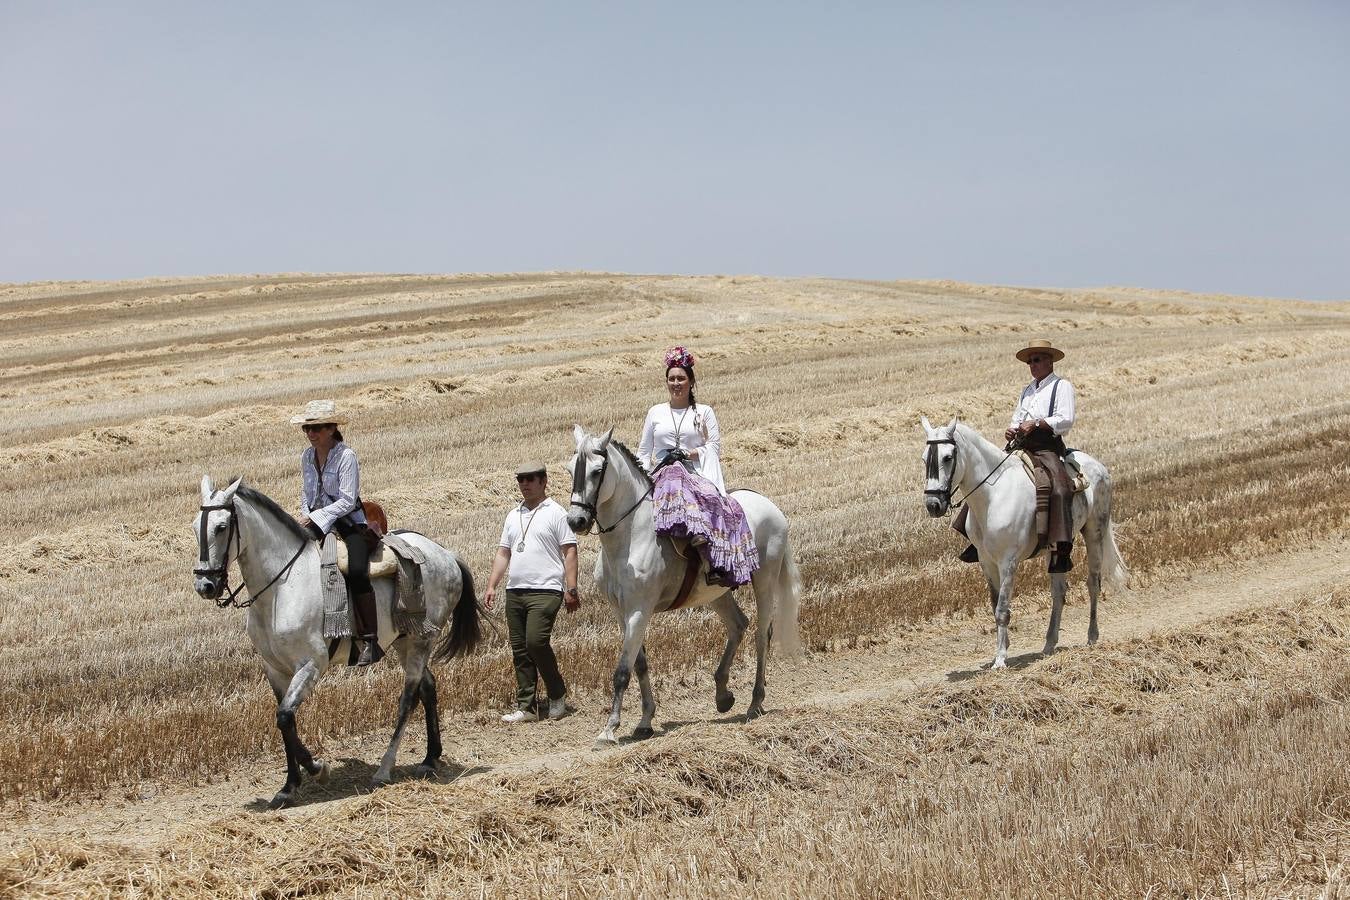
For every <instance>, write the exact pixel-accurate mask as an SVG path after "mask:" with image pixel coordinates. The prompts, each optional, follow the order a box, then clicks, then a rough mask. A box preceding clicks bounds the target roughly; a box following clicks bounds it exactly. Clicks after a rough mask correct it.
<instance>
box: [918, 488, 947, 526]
mask: <svg viewBox="0 0 1350 900" xmlns="http://www.w3.org/2000/svg"><path fill="white" fill-rule="evenodd" d="M951 504H952V498H951V497H950V496H949V495H948V494H947V493H946V492H945V491H933V492H931V493H930V492H928V491H925V492H924V497H923V507H924V509H926V510H928V515H930V516H932V517H933V518H934V519H936V518H937V517H938V516H941V515H945V514H946V512H947V510H948V509H949V508H950V507H951Z"/></svg>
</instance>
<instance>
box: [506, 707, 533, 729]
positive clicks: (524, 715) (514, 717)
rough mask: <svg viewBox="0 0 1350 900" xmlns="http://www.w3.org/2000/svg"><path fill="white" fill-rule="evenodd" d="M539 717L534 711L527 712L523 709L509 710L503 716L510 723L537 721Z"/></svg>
mask: <svg viewBox="0 0 1350 900" xmlns="http://www.w3.org/2000/svg"><path fill="white" fill-rule="evenodd" d="M538 718H539V717H538V716H536V715H535V714H534V713H532V712H526V711H525V710H523V709H518V710H516V711H515V712H509V713H507V714H506V715H504V716H502V721H503V722H505V723H506V724H508V725H519V724H520V723H522V722H533V721H536V720H537V719H538Z"/></svg>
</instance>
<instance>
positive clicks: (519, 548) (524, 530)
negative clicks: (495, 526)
mask: <svg viewBox="0 0 1350 900" xmlns="http://www.w3.org/2000/svg"><path fill="white" fill-rule="evenodd" d="M542 505H543V501H540V506H542ZM538 514H539V507H538V506H536V507H535V508H534V509H532V510H530V521H528V522H526V521H525V511H524V510H516V515H518V516H520V526H521V527H520V543H519V544H516V552H517V553H524V552H525V535H527V534H529V533H530V526H531V525H533V524H534V517H535V516H536V515H538Z"/></svg>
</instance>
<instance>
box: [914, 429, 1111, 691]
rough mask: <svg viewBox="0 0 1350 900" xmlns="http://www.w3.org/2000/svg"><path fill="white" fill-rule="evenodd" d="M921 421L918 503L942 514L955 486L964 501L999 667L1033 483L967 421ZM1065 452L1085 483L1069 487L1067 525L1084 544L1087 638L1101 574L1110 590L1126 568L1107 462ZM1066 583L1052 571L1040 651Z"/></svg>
mask: <svg viewBox="0 0 1350 900" xmlns="http://www.w3.org/2000/svg"><path fill="white" fill-rule="evenodd" d="M921 427H922V428H923V430H924V434H925V436H926V437H927V441H928V443H927V446H926V448H925V450H924V465H925V467H926V478H927V483H926V485H925V490H924V505H925V507H926V508H927V510H928V514H929V515H930V516H934V517H936V516H940V515H943V514H944V513H946V512H947V510H948V509H949V508H950V507H951V506H952V494H953V493H954V492H956V491H958V490H959V491H960V492H961V495H962V500H963V501H964V502H965V504H966V505H967V506H969V507H970V515H969V517H968V518H967V519H966V531H967V535H968V537H969V538H970V542H971V543H972V544H974V545H975V547H976V549H977V550H979V552H980V565H981V566H982V567H983V568H984V577H985V580H986V581H987V582H988V583H989V603H990V606H991V607H992V608H993V612H994V622H995V624H996V625H997V626H998V645H997V648H996V651H995V655H994V662H993V668H995V669H1001V668H1003V667H1004V666H1006V665H1007V655H1008V623H1009V622H1010V621H1011V619H1012V597H1013V578H1014V575H1015V574H1016V572H1017V564H1018V563H1019V562H1021V561H1022V560H1024V559H1027V558H1028V557H1029V556H1031V553H1032V551H1033V550H1035V548H1036V486H1035V485H1034V484H1033V483H1032V480H1031V478H1030V477H1029V476H1028V475H1027V473H1026V470H1025V469H1024V468H1023V467H1022V464H1021V462H1020V461H1019V460H1017V459H1009V457H1008V454H1007V453H1005V452H1004V451H1003V450H1001V449H999V448H998V447H996V446H994V444H992V443H990V442H989V441H987V440H985V439H984V437H982V436H981V435H980V433H979V432H977V431H975V429H973V428H971V427H970V426H969V425H966V424H965V423H963V422H959V421H957V420H956V419H952V420H951V422H949V423H947V424H946V425H945V426H941V427H938V428H934V427H933V426H932V425H931V424H930V423H929V421H928V418H927V417H924V418H923V421H922V422H921ZM1071 456H1072V457H1073V459H1074V461H1075V462H1076V463H1077V465H1078V467H1079V468H1080V470H1081V471H1082V473H1083V475H1084V477H1086V478H1087V483H1088V486H1087V489H1086V490H1084V491H1079V492H1078V493H1076V494H1074V497H1073V524H1072V527H1071V529H1070V533H1071V534H1077V533H1079V532H1080V531H1081V532H1082V534H1083V537H1084V543H1085V544H1086V545H1087V563H1088V577H1087V586H1088V598H1089V604H1090V605H1089V618H1088V644H1095V643H1097V600H1098V598H1099V596H1100V594H1101V588H1102V578H1103V577H1104V578H1105V579H1106V581H1107V583H1108V584H1110V585H1111V587H1113V588H1115V589H1116V590H1124V589H1125V583H1126V580H1127V579H1128V578H1129V574H1130V573H1129V571H1128V570H1127V569H1126V568H1125V561H1124V560H1123V559H1121V556H1120V549H1119V548H1118V547H1117V546H1116V536H1115V526H1114V525H1112V523H1111V476H1110V475H1109V474H1108V473H1107V471H1106V467H1105V466H1103V465H1102V464H1101V463H1100V462H1098V461H1097V460H1095V459H1093V458H1092V457H1091V456H1088V455H1087V454H1086V453H1084V452H1082V451H1081V450H1075V451H1073V452H1072V454H1071ZM1067 590H1068V580H1067V576H1066V575H1064V574H1062V573H1060V574H1052V575H1051V576H1050V595H1051V598H1052V602H1053V606H1052V607H1051V610H1050V627H1049V629H1048V630H1047V631H1046V635H1045V648H1044V650H1043V652H1044V653H1046V654H1050V653H1053V652H1054V651H1055V647H1056V646H1057V645H1058V643H1059V617H1060V613H1061V611H1062V610H1063V608H1064V595H1065V592H1066V591H1067Z"/></svg>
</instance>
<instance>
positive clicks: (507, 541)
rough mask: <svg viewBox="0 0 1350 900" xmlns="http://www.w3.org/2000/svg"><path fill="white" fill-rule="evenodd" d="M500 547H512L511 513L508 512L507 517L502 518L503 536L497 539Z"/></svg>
mask: <svg viewBox="0 0 1350 900" xmlns="http://www.w3.org/2000/svg"><path fill="white" fill-rule="evenodd" d="M497 546H498V547H505V548H506V549H507V550H510V549H511V514H510V513H507V514H506V518H505V519H503V520H502V536H501V537H500V538H499V539H498V540H497Z"/></svg>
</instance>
